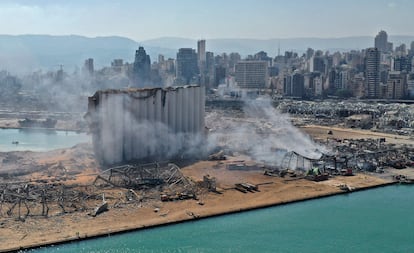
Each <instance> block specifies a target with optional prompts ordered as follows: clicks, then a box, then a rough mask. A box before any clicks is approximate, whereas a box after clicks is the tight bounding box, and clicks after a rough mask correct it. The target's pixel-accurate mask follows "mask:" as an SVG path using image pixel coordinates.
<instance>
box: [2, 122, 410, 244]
mask: <svg viewBox="0 0 414 253" xmlns="http://www.w3.org/2000/svg"><path fill="white" fill-rule="evenodd" d="M303 129H304V131H305V132H307V133H309V134H310V135H311V136H313V137H314V138H319V139H324V138H327V137H329V138H377V137H384V136H385V137H387V141H390V142H391V141H396V142H398V143H401V142H404V143H405V142H407V143H411V144H412V143H413V141H412V140H410V139H409V138H408V137H404V136H393V135H384V134H379V133H371V132H369V131H362V130H347V129H339V128H331V127H319V126H309V127H305V128H303ZM327 130H332V131H333V135H328V134H327ZM53 152H54V153H53V155H51V154H48V155H41V154H39V153H36V154H32V155H29V154H27V155H28V156H29V157H31V158H30V159H29V160H30V161H31V162H32V163H33V164H37V165H39V164H40V165H47V164H49V165H56V166H57V165H59V166H60V165H63V166H64V167H65V168H68V169H69V171H71V170H73V171H78V172H79V173H80V174H74V175H75V176H73V175H72V176H71V177H70V178H69V179H67V180H64V182H65V183H66V184H73V183H76V184H81V185H90V184H91V183H92V181H93V179H94V178H95V175H96V173H98V171H99V170H98V168H97V165H96V162H95V161H94V160H93V155H92V153H91V152H92V151H91V148H90V147H89V148H88V147H85V146H81V147H78V148H72V149H69V150H65V151H63V150H60V151H53ZM3 156H4V154H3ZM25 159H28V158H27V157H26V158H25ZM234 159H235V160H237V159H239V158H237V157H236V158H234ZM230 162H232V161H231V160H229V161H224V162H221V161H220V162H218V161H201V162H197V163H194V164H191V165H189V166H187V167H184V168H182V170H181V171H182V173H183V174H184V175H186V176H188V177H189V178H191V179H192V180H193V181H200V180H202V177H203V176H204V175H209V176H211V177H215V178H217V184H218V189H219V192H220V193H221V194H218V193H213V192H207V191H205V192H204V193H202V194H200V195H199V196H198V197H199V199H198V200H182V201H175V202H161V201H160V200H159V198H154V199H151V200H145V201H144V202H137V201H135V202H134V201H132V202H124V203H123V205H118V204H119V199H120V198H121V197H120V196H122V195H123V194H124V193H125V192H126V191H127V190H128V189H121V188H106V189H102V190H101V192H105V194H106V197H107V200H108V203H109V210H108V211H107V212H104V213H102V214H100V215H98V216H96V217H92V216H90V215H88V213H89V212H90V210H85V211H78V212H73V213H67V214H62V213H58V212H55V213H51V214H50V216H49V217H48V218H44V217H41V216H31V217H28V218H27V219H26V220H25V221H24V222H22V221H17V220H16V219H15V218H13V217H7V216H4V215H3V217H0V252H1V251H10V250H17V249H20V248H28V247H35V246H39V245H46V244H53V243H56V242H64V241H70V240H77V239H80V238H88V237H93V236H97V235H105V234H109V233H115V232H119V231H127V230H133V229H140V228H145V227H149V226H155V225H161V224H168V223H175V222H180V221H185V220H193V219H197V218H203V217H209V216H213V215H219V214H225V213H232V212H238V211H243V210H248V209H253V208H260V207H265V206H272V205H277V204H283V203H288V202H292V201H299V200H303V199H310V198H317V197H322V196H327V195H332V194H337V193H342V192H343V191H342V190H341V189H340V188H339V187H338V186H340V185H343V184H346V185H348V186H350V187H351V188H352V189H362V188H367V187H373V186H378V185H384V184H388V183H390V182H391V180H389V179H382V178H380V177H377V176H373V175H370V174H357V175H355V176H351V177H342V176H336V177H333V178H330V179H329V180H327V181H323V182H312V181H308V180H305V179H298V178H280V177H270V176H265V175H263V172H262V171H261V170H251V171H240V170H228V169H226V163H230ZM402 171H407V173H408V174H410V175H414V173H413V172H412V171H413V170H412V169H406V170H398V171H395V173H398V174H401V172H402ZM56 176H58V177H60V178H62V177H65V176H66V175H65V174H59V175H56V174H53V173H52V172H50V171H49V172H42V171H39V172H36V173H34V174H31V175H30V174H29V175H23V176H22V177H23V178H24V179H26V180H33V179H44V178H46V179H47V178H48V179H50V178H53V177H56ZM242 182H249V183H252V184H259V190H260V192H248V193H242V192H239V191H237V190H235V189H234V188H233V187H234V184H235V183H242ZM260 184H262V185H260ZM96 203H97V201H96V200H95V201H91V202H90V203H88V205H89V206H90V207H91V208H93V207H94V205H96ZM200 203H201V204H200Z"/></svg>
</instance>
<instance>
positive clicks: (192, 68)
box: [176, 48, 199, 85]
mask: <svg viewBox="0 0 414 253" xmlns="http://www.w3.org/2000/svg"><path fill="white" fill-rule="evenodd" d="M197 65H198V64H197V54H196V52H195V50H194V49H192V48H180V49H179V50H178V53H177V68H176V72H177V73H176V77H177V80H178V83H177V84H181V85H188V84H190V83H192V82H193V80H194V78H196V77H197V75H198V73H199V72H198V66H197Z"/></svg>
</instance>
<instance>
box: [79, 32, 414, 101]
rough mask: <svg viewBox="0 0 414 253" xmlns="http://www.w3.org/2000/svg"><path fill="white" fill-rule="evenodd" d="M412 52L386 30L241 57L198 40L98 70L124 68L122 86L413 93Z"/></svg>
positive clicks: (307, 94) (308, 94) (303, 94)
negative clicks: (328, 47) (350, 41)
mask: <svg viewBox="0 0 414 253" xmlns="http://www.w3.org/2000/svg"><path fill="white" fill-rule="evenodd" d="M279 51H280V50H279ZM413 56H414V42H412V43H411V45H410V48H407V46H406V45H405V44H401V45H400V46H397V47H395V48H394V46H393V43H391V42H389V41H388V35H387V33H386V32H385V31H380V32H379V33H378V35H377V36H376V37H375V44H374V47H372V48H367V49H364V50H359V51H358V50H352V51H350V52H335V53H330V52H323V51H321V50H314V49H312V48H308V49H307V50H306V53H304V54H302V55H299V54H298V53H295V52H289V51H287V52H285V53H284V54H283V55H282V54H280V52H278V55H277V56H275V57H270V56H268V54H267V53H266V52H263V51H261V52H258V53H256V54H254V55H248V56H247V57H244V58H242V57H241V55H240V54H238V53H236V52H233V53H230V54H226V53H223V54H220V55H215V54H214V53H213V52H208V51H206V41H205V40H199V41H198V43H197V49H193V48H180V49H179V50H178V52H177V56H176V59H172V58H168V59H166V58H165V57H164V56H163V55H159V57H158V61H155V62H151V60H150V57H149V55H148V54H147V53H146V51H145V49H144V48H143V47H139V49H138V50H136V53H135V60H134V62H133V63H124V62H123V60H122V59H116V60H114V61H113V62H112V64H111V67H109V68H104V69H103V70H100V73H101V74H102V73H109V74H113V73H122V74H124V76H126V77H128V78H127V79H126V81H125V80H124V82H120V83H121V84H122V85H123V86H130V87H160V86H173V85H174V86H180V85H201V86H205V87H206V88H208V89H210V90H215V89H217V88H218V90H219V93H220V94H221V95H229V96H236V97H238V96H242V95H243V94H248V93H249V92H253V93H258V92H261V91H265V90H267V91H271V92H272V94H273V95H282V96H286V97H296V98H318V97H320V98H323V97H327V96H333V97H340V98H345V97H357V98H370V99H412V98H414V60H413ZM83 70H84V72H86V73H88V74H93V73H94V72H96V71H94V68H93V59H87V60H86V61H85V66H84V68H83Z"/></svg>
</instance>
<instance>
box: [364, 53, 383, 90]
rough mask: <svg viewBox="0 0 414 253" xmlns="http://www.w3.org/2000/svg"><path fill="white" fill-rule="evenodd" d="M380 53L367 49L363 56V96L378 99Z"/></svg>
mask: <svg viewBox="0 0 414 253" xmlns="http://www.w3.org/2000/svg"><path fill="white" fill-rule="evenodd" d="M380 55H381V53H380V51H379V49H378V48H376V47H375V48H368V49H367V50H366V55H365V96H366V97H368V98H379V95H380V87H379V86H380Z"/></svg>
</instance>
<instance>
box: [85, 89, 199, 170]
mask: <svg viewBox="0 0 414 253" xmlns="http://www.w3.org/2000/svg"><path fill="white" fill-rule="evenodd" d="M204 93H205V91H204V89H203V88H202V87H200V86H183V87H167V88H144V89H126V90H102V91H97V92H96V93H95V94H94V95H93V96H92V97H89V101H88V112H87V114H86V115H85V118H86V120H87V121H88V124H89V128H90V131H91V134H92V140H93V146H94V151H95V154H96V157H97V159H98V160H99V161H100V162H101V163H102V164H105V165H114V164H119V163H123V162H130V161H135V160H142V159H148V158H156V159H158V160H163V159H169V158H171V157H173V156H174V155H177V154H178V153H179V152H183V150H185V149H189V148H193V147H194V145H195V144H194V142H197V141H202V139H203V138H202V136H203V133H204V128H205V126H204V113H205V99H204V97H205V94H204ZM190 142H192V143H193V145H190V144H189V143H190Z"/></svg>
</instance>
